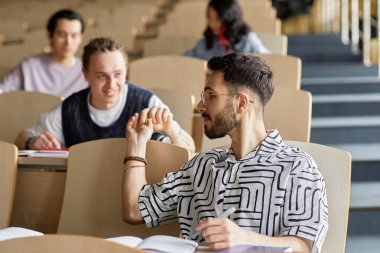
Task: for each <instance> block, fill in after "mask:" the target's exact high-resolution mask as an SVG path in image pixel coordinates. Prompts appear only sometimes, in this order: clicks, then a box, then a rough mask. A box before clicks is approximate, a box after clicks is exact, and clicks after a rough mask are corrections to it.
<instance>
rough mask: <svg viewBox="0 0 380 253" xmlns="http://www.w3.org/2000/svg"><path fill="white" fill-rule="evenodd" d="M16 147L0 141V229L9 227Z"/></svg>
mask: <svg viewBox="0 0 380 253" xmlns="http://www.w3.org/2000/svg"><path fill="white" fill-rule="evenodd" d="M16 175H17V147H16V146H15V145H13V144H11V143H7V142H4V141H0V203H1V205H0V229H1V228H6V227H9V224H10V221H11V214H12V207H13V199H14V195H15V189H16Z"/></svg>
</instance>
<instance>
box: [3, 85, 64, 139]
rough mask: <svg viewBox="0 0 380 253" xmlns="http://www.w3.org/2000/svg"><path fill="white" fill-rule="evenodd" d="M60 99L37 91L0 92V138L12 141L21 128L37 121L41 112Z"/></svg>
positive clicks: (60, 99)
mask: <svg viewBox="0 0 380 253" xmlns="http://www.w3.org/2000/svg"><path fill="white" fill-rule="evenodd" d="M61 101H62V98H61V97H58V96H55V95H50V94H45V93H39V92H26V91H15V92H6V93H2V94H0V140H3V141H7V142H11V143H13V142H14V141H15V139H16V137H17V135H18V134H19V133H20V132H21V131H22V130H23V129H25V128H27V127H30V126H31V125H33V124H34V123H35V122H37V120H38V118H39V116H40V115H41V113H44V112H47V111H48V110H49V109H51V108H52V107H53V106H54V105H57V104H58V103H59V102H61Z"/></svg>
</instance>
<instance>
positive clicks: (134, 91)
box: [62, 83, 153, 147]
mask: <svg viewBox="0 0 380 253" xmlns="http://www.w3.org/2000/svg"><path fill="white" fill-rule="evenodd" d="M127 85H128V95H127V100H126V104H125V106H124V109H123V112H122V113H121V115H120V117H119V118H118V119H117V120H116V121H115V122H114V123H112V124H111V125H109V126H106V127H101V126H99V125H97V124H96V123H95V122H93V121H92V119H91V117H90V112H89V109H88V105H87V97H88V93H89V91H90V89H89V88H87V89H84V90H81V91H79V92H77V93H74V94H72V95H71V96H70V97H68V98H67V99H65V101H63V104H62V129H63V136H64V138H65V144H66V146H67V147H70V146H72V145H75V144H78V143H81V142H85V141H92V140H97V139H105V138H117V137H125V132H126V131H125V126H126V124H127V122H128V120H129V118H130V117H131V116H132V115H133V114H134V113H135V112H140V111H141V110H143V109H145V108H147V107H148V105H149V100H150V98H151V97H152V95H153V93H152V92H151V91H149V90H146V89H143V88H140V87H138V86H136V85H133V84H131V83H128V84H127Z"/></svg>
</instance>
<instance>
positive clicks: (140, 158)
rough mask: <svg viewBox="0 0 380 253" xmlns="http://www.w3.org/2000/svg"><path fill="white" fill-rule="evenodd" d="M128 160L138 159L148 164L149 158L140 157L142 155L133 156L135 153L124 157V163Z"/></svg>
mask: <svg viewBox="0 0 380 253" xmlns="http://www.w3.org/2000/svg"><path fill="white" fill-rule="evenodd" d="M128 161H138V162H142V163H143V164H145V165H147V164H148V162H147V160H146V159H145V158H143V157H140V156H133V155H131V156H126V157H125V158H124V164H126V163H127V162H128Z"/></svg>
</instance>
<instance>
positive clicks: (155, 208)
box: [139, 170, 183, 228]
mask: <svg viewBox="0 0 380 253" xmlns="http://www.w3.org/2000/svg"><path fill="white" fill-rule="evenodd" d="M182 178H183V172H182V171H181V170H179V171H178V172H175V173H168V174H167V175H166V176H165V177H164V179H163V180H162V181H161V182H159V183H156V184H154V185H145V186H144V187H143V188H142V190H141V192H140V197H139V208H140V211H141V215H142V216H143V218H144V221H145V223H146V224H147V226H148V227H149V228H151V227H156V226H159V225H160V224H163V223H169V222H172V221H175V220H177V203H178V192H179V190H180V189H181V185H182Z"/></svg>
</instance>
